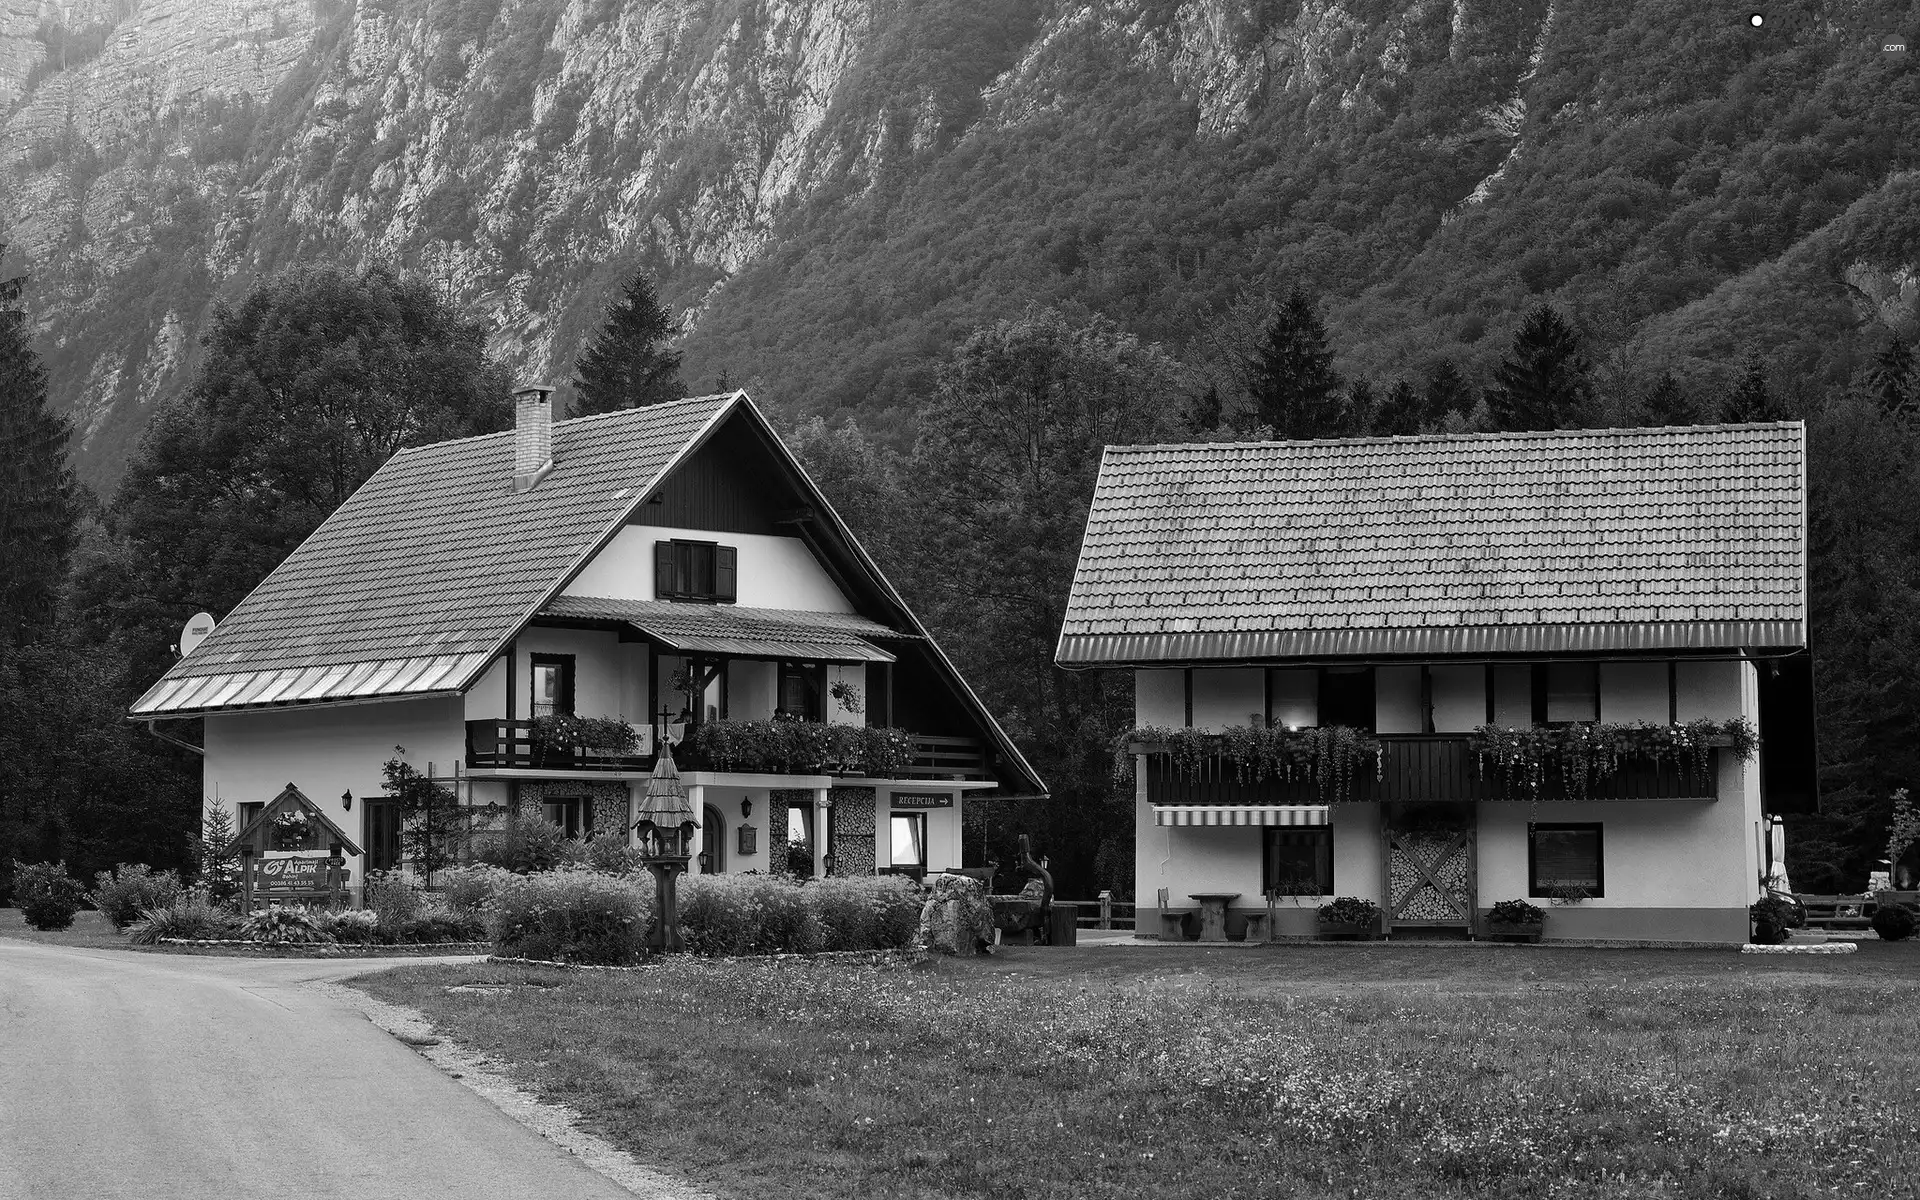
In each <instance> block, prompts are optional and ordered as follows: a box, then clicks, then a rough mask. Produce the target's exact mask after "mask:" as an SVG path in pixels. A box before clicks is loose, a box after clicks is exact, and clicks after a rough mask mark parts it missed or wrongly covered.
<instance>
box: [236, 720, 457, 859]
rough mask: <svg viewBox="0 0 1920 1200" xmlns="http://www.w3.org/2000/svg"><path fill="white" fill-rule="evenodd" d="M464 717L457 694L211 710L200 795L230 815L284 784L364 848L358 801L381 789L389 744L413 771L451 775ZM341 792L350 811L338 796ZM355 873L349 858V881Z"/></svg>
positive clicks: (391, 751) (362, 809)
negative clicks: (348, 795)
mask: <svg viewBox="0 0 1920 1200" xmlns="http://www.w3.org/2000/svg"><path fill="white" fill-rule="evenodd" d="M464 716H465V714H464V712H463V705H462V702H461V701H460V700H459V699H457V698H456V699H437V700H393V701H386V702H383V703H379V704H349V705H342V706H340V707H337V708H287V709H273V710H269V711H265V712H240V713H218V714H213V715H210V716H208V717H207V718H206V743H205V744H206V749H207V753H206V758H205V759H204V760H203V762H202V766H201V771H202V780H203V783H204V786H205V789H206V795H207V798H208V799H209V800H212V801H217V802H219V803H221V804H224V805H226V806H227V808H228V811H230V812H232V811H237V810H236V809H235V806H236V805H238V804H242V803H247V802H253V801H259V802H265V801H268V800H271V799H273V798H274V797H275V796H277V795H279V794H280V791H281V789H283V788H285V787H286V786H287V784H289V783H291V784H293V785H294V786H295V787H297V788H299V789H300V791H301V792H302V793H303V794H304V795H305V796H306V797H307V799H309V800H311V801H313V802H314V804H315V805H317V806H318V807H319V808H320V810H321V811H322V812H324V813H326V815H327V817H328V819H329V820H331V821H333V822H334V824H336V825H338V826H340V828H341V829H343V830H345V831H346V833H347V834H348V836H350V837H352V838H353V839H354V841H356V842H360V843H362V845H363V846H364V844H365V838H364V836H363V830H362V827H361V817H362V815H363V813H364V812H365V806H364V804H363V803H362V801H364V800H365V799H366V798H367V797H379V796H381V795H383V794H384V793H383V792H382V790H381V784H382V782H383V776H382V774H381V770H380V767H381V764H382V763H384V762H386V761H387V760H388V759H390V758H393V757H394V756H395V751H394V747H395V746H404V747H406V753H405V754H404V755H403V757H404V758H405V759H406V761H407V762H409V763H411V764H413V766H415V767H416V768H418V769H419V770H421V771H425V770H427V768H428V765H429V764H430V763H431V764H432V765H433V767H434V770H435V771H436V773H439V774H451V773H452V771H453V767H454V764H455V763H459V762H462V761H463V760H464V758H465V755H466V726H465V725H464V723H463V720H464ZM349 791H350V792H352V793H353V796H354V807H353V811H352V812H348V811H347V810H346V807H345V805H344V804H343V803H342V801H341V799H340V796H341V793H342V792H349ZM362 874H363V873H362V872H361V870H360V868H359V865H358V863H357V862H355V863H353V882H354V883H355V884H356V885H357V884H359V883H360V881H361V879H362Z"/></svg>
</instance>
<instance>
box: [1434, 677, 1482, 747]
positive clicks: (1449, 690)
mask: <svg viewBox="0 0 1920 1200" xmlns="http://www.w3.org/2000/svg"><path fill="white" fill-rule="evenodd" d="M1427 672H1428V674H1429V675H1430V676H1431V677H1432V679H1433V731H1434V732H1435V733H1472V732H1473V731H1474V730H1475V729H1477V728H1479V727H1480V726H1482V725H1485V724H1486V723H1487V669H1486V668H1485V667H1483V666H1480V665H1479V664H1477V663H1472V664H1462V665H1459V666H1452V665H1445V664H1435V665H1434V666H1431V667H1429V668H1427Z"/></svg>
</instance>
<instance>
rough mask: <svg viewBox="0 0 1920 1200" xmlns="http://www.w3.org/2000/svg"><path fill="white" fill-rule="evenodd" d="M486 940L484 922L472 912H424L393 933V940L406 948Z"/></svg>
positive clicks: (485, 924) (485, 923) (478, 915)
mask: <svg viewBox="0 0 1920 1200" xmlns="http://www.w3.org/2000/svg"><path fill="white" fill-rule="evenodd" d="M486 937H487V922H486V920H485V919H484V918H483V917H481V916H480V914H478V913H472V912H465V913H459V912H449V911H440V912H425V913H421V914H420V915H419V916H417V917H415V918H413V919H412V920H411V921H408V922H407V923H406V924H404V925H401V926H400V927H398V928H397V929H394V930H393V940H394V941H396V942H398V943H400V944H402V945H408V946H424V945H433V944H436V943H439V942H480V941H485V940H486Z"/></svg>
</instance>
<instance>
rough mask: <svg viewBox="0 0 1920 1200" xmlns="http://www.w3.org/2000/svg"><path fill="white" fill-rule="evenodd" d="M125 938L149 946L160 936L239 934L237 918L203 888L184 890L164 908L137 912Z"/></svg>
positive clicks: (188, 936) (187, 937)
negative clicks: (137, 914)
mask: <svg viewBox="0 0 1920 1200" xmlns="http://www.w3.org/2000/svg"><path fill="white" fill-rule="evenodd" d="M140 917H141V919H140V920H139V921H136V922H135V923H134V924H133V926H132V928H130V929H128V930H127V940H128V941H130V942H132V943H134V944H135V945H137V946H151V945H154V944H155V943H157V942H159V941H160V939H161V938H185V939H195V938H212V939H220V938H232V937H238V936H240V918H238V917H236V916H235V915H234V914H233V913H232V912H230V911H228V910H227V909H225V908H222V907H220V906H219V905H217V904H215V903H214V902H213V901H212V900H211V899H210V898H209V897H208V896H207V895H206V894H205V893H204V892H200V891H191V892H187V893H185V894H183V895H181V896H179V897H178V898H176V899H175V900H174V902H173V903H172V904H169V905H167V906H166V907H165V908H155V909H149V910H147V911H146V912H143V913H141V914H140Z"/></svg>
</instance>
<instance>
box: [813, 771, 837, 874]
mask: <svg viewBox="0 0 1920 1200" xmlns="http://www.w3.org/2000/svg"><path fill="white" fill-rule="evenodd" d="M813 823H814V830H813V877H814V878H815V879H825V878H826V877H827V855H829V854H832V853H833V843H832V842H831V841H829V840H828V839H829V838H831V837H832V836H833V793H832V791H831V790H830V789H828V788H814V789H813Z"/></svg>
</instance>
